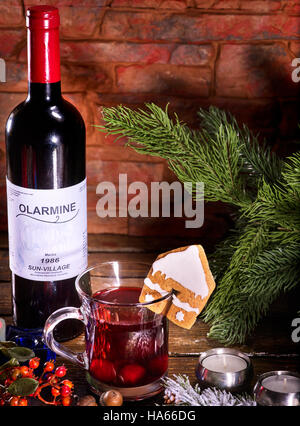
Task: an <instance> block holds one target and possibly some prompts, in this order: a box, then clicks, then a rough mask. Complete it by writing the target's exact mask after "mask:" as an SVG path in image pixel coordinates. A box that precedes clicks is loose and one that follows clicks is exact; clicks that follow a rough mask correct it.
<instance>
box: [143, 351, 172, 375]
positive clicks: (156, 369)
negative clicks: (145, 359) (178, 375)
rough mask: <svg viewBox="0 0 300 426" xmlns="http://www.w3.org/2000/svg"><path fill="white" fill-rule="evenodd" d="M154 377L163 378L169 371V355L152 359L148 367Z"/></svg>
mask: <svg viewBox="0 0 300 426" xmlns="http://www.w3.org/2000/svg"><path fill="white" fill-rule="evenodd" d="M147 368H149V370H150V371H151V373H152V374H153V375H154V376H162V375H163V374H164V373H165V372H166V371H167V369H168V355H162V356H158V357H156V358H153V359H151V361H150V362H149V365H148V366H147Z"/></svg>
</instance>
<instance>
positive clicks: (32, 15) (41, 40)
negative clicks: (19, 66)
mask: <svg viewBox="0 0 300 426" xmlns="http://www.w3.org/2000/svg"><path fill="white" fill-rule="evenodd" d="M26 26H27V56H28V80H29V83H44V84H45V83H47V84H48V83H57V82H59V81H60V53H59V16H58V10H57V9H56V8H54V7H51V6H34V7H31V8H29V9H28V10H27V20H26Z"/></svg>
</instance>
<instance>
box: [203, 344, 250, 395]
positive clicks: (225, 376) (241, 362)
mask: <svg viewBox="0 0 300 426" xmlns="http://www.w3.org/2000/svg"><path fill="white" fill-rule="evenodd" d="M196 375H197V378H198V381H199V384H200V386H201V387H202V388H205V387H208V386H214V387H217V388H219V389H225V390H228V391H231V392H237V391H242V390H244V389H245V388H246V386H247V385H248V384H249V380H250V378H251V375H252V366H251V362H250V359H249V358H248V356H247V355H246V354H244V353H242V352H239V351H236V350H235V349H230V348H216V349H211V350H209V351H207V352H204V353H202V354H201V356H200V358H199V363H198V366H197V368H196Z"/></svg>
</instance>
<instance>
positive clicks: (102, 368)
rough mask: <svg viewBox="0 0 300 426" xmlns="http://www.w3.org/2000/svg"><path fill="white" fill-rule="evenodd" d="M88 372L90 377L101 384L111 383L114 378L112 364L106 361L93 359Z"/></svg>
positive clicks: (114, 373) (114, 372)
mask: <svg viewBox="0 0 300 426" xmlns="http://www.w3.org/2000/svg"><path fill="white" fill-rule="evenodd" d="M90 371H91V374H92V376H94V377H95V378H96V379H97V380H100V381H101V382H106V383H111V382H113V381H114V380H115V378H116V375H117V374H116V369H115V367H114V364H113V363H112V362H110V361H108V360H107V359H102V358H100V359H94V360H93V361H92V362H91V367H90Z"/></svg>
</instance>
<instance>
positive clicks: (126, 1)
mask: <svg viewBox="0 0 300 426" xmlns="http://www.w3.org/2000/svg"><path fill="white" fill-rule="evenodd" d="M160 3H161V0H113V1H112V3H111V7H113V8H115V7H132V8H141V9H152V8H156V7H158V6H159V4H160Z"/></svg>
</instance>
